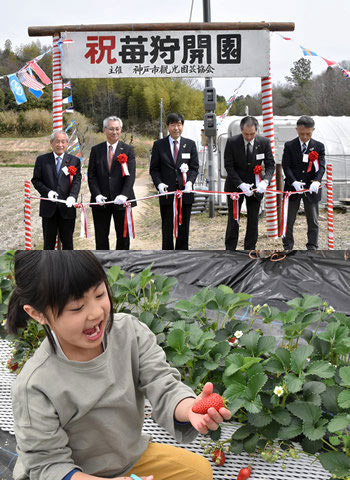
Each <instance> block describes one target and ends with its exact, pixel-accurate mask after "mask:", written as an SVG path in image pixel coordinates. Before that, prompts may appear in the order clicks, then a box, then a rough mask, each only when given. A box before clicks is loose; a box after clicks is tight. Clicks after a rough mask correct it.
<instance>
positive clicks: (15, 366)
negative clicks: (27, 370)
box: [7, 358, 18, 372]
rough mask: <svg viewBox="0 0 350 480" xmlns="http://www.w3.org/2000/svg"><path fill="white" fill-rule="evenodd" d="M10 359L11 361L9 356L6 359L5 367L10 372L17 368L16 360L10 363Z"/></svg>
mask: <svg viewBox="0 0 350 480" xmlns="http://www.w3.org/2000/svg"><path fill="white" fill-rule="evenodd" d="M12 361H13V360H12V358H9V360H8V361H7V368H8V369H9V370H11V371H12V372H15V371H16V370H17V368H18V363H17V362H15V363H12Z"/></svg>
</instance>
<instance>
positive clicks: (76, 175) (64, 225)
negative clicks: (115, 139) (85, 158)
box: [32, 131, 81, 250]
mask: <svg viewBox="0 0 350 480" xmlns="http://www.w3.org/2000/svg"><path fill="white" fill-rule="evenodd" d="M50 143H51V148H52V150H53V152H52V153H46V154H45V155H40V156H39V157H38V158H37V159H36V162H35V167H34V173H33V178H32V183H33V185H34V187H35V188H36V190H38V192H39V193H40V195H41V197H45V198H49V199H50V200H52V201H51V202H48V201H47V200H41V201H40V210H39V214H40V216H41V217H42V225H43V235H44V250H53V249H54V248H55V244H56V236H57V232H58V234H59V238H60V240H61V242H62V248H63V249H64V250H73V232H74V227H75V217H76V209H75V208H72V207H73V205H74V204H75V203H76V201H77V199H78V195H79V191H80V183H81V172H80V160H79V158H77V157H74V156H73V155H70V154H69V153H66V149H67V146H68V137H67V134H66V133H65V132H63V131H57V132H54V133H53V134H52V135H51V139H50ZM56 199H58V200H66V204H63V203H60V202H56V201H55V200H56Z"/></svg>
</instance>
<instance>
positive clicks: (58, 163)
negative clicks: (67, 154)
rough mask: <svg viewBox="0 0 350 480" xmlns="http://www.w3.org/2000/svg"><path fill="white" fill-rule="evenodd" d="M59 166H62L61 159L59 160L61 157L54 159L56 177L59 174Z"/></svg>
mask: <svg viewBox="0 0 350 480" xmlns="http://www.w3.org/2000/svg"><path fill="white" fill-rule="evenodd" d="M61 164H62V158H61V157H57V158H56V172H57V175H58V174H59V172H60V168H61Z"/></svg>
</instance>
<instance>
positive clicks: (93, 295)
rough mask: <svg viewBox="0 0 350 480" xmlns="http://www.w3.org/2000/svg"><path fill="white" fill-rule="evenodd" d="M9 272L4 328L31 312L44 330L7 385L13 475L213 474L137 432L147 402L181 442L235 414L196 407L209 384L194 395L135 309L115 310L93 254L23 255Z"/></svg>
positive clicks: (147, 479)
mask: <svg viewBox="0 0 350 480" xmlns="http://www.w3.org/2000/svg"><path fill="white" fill-rule="evenodd" d="M15 278H16V288H15V290H14V292H13V294H12V296H11V299H10V302H9V308H8V316H7V325H8V330H9V331H10V332H11V333H17V331H18V329H19V328H22V327H25V326H26V322H27V320H28V318H29V317H31V318H34V319H35V320H36V321H38V322H39V323H41V324H42V325H43V326H44V329H45V331H46V334H47V338H46V339H45V340H44V342H43V343H42V344H41V346H40V347H39V348H38V350H37V351H36V352H35V354H34V356H33V357H32V358H31V359H30V360H29V361H28V362H27V363H26V364H25V366H24V368H23V370H22V371H21V373H20V374H19V375H18V377H17V379H16V381H15V382H14V386H13V415H14V425H15V427H14V428H15V433H16V440H17V450H18V461H17V464H16V466H15V469H14V478H15V480H22V479H25V478H28V477H29V478H30V479H31V480H70V479H71V478H72V479H73V480H96V479H98V478H113V479H122V478H123V479H130V478H137V477H135V476H134V475H137V476H141V478H142V479H143V480H153V479H154V480H175V479H178V480H209V479H212V470H211V467H210V464H209V462H208V461H207V460H206V459H205V458H203V457H201V456H200V455H197V454H194V453H192V452H189V451H187V450H185V449H181V448H177V447H173V446H170V445H161V444H157V443H151V442H150V438H149V437H148V436H146V435H143V434H142V433H141V429H142V424H143V420H144V398H145V397H147V398H148V399H149V401H150V402H151V404H152V412H153V418H154V420H155V421H156V422H157V423H158V424H159V425H161V426H163V427H164V428H165V429H166V430H167V431H168V432H169V433H170V434H171V435H173V437H174V438H175V439H176V440H177V441H178V442H188V441H192V440H193V439H194V438H195V437H196V435H197V432H200V433H203V434H205V433H207V432H208V430H209V429H210V430H215V429H217V428H218V424H219V423H220V422H222V421H223V419H229V418H230V416H231V413H230V412H229V410H227V409H225V408H222V409H220V413H219V412H217V411H216V410H215V409H210V410H209V412H208V413H207V414H205V415H199V414H195V413H193V412H192V406H193V404H194V403H195V402H197V401H198V399H199V398H201V397H203V396H206V395H208V394H209V393H211V392H212V388H213V386H212V384H210V383H208V384H206V385H205V387H204V389H203V392H202V393H201V395H199V397H197V399H196V395H195V394H194V392H193V391H192V390H191V389H190V388H189V387H187V386H186V385H184V384H183V383H181V382H180V375H179V373H178V371H177V370H176V369H175V368H171V367H170V366H169V365H168V364H167V362H166V359H165V354H164V352H163V350H162V349H161V348H160V347H159V346H158V345H157V343H156V338H155V336H154V335H153V333H152V332H151V331H150V330H149V329H148V328H147V326H146V325H144V324H143V323H141V322H139V321H138V320H137V319H136V318H135V317H133V316H132V315H128V314H116V315H114V316H113V308H112V300H111V294H110V290H109V285H108V282H107V278H106V275H105V272H104V270H103V268H102V267H101V265H100V263H99V262H98V261H97V259H96V257H95V256H94V255H93V254H92V253H91V252H89V251H68V250H62V251H19V252H16V254H15ZM131 472H133V474H132V473H131ZM130 475H132V477H130Z"/></svg>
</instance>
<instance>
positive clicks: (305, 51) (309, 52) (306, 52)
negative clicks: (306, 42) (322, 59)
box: [299, 45, 318, 57]
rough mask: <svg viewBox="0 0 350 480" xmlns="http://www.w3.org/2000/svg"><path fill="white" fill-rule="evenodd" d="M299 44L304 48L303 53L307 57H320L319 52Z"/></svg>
mask: <svg viewBox="0 0 350 480" xmlns="http://www.w3.org/2000/svg"><path fill="white" fill-rule="evenodd" d="M299 46H300V48H301V49H302V51H303V54H304V56H305V57H307V56H311V57H318V54H317V53H315V52H312V51H311V50H308V49H307V48H305V47H302V46H301V45H299Z"/></svg>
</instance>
